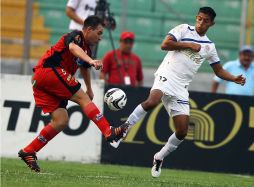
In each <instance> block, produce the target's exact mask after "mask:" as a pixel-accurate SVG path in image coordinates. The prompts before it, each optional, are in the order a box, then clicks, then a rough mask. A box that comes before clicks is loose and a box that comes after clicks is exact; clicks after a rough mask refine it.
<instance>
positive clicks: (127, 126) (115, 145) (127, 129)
mask: <svg viewBox="0 0 254 187" xmlns="http://www.w3.org/2000/svg"><path fill="white" fill-rule="evenodd" d="M122 126H124V127H125V128H124V133H123V137H122V138H121V139H119V140H118V141H113V142H111V143H109V144H110V145H111V146H112V147H114V148H117V147H118V146H119V144H120V143H121V141H123V140H124V138H125V137H126V136H127V133H128V131H129V130H130V128H131V127H130V124H129V123H124V124H123V125H122Z"/></svg>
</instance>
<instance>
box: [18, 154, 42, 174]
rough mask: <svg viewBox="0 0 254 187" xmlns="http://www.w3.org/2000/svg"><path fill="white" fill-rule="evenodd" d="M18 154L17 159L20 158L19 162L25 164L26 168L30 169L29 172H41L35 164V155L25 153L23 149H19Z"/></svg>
mask: <svg viewBox="0 0 254 187" xmlns="http://www.w3.org/2000/svg"><path fill="white" fill-rule="evenodd" d="M18 154H19V155H18V157H20V158H21V160H23V161H24V162H25V163H26V164H27V167H30V168H31V170H35V171H37V172H40V171H41V169H40V167H39V166H38V165H37V163H36V160H37V157H36V155H35V153H34V154H33V153H28V152H26V151H25V149H21V150H20V151H19V152H18Z"/></svg>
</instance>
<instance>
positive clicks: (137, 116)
mask: <svg viewBox="0 0 254 187" xmlns="http://www.w3.org/2000/svg"><path fill="white" fill-rule="evenodd" d="M146 113H147V112H146V111H145V110H144V109H143V107H142V106H141V104H139V105H138V106H137V107H136V108H135V110H134V111H133V112H132V113H131V115H130V116H129V118H128V119H127V121H126V122H129V123H130V128H131V127H132V126H133V125H134V124H136V123H137V122H138V121H139V120H141V119H142V118H143V117H144V116H145V115H146ZM130 128H129V129H130Z"/></svg>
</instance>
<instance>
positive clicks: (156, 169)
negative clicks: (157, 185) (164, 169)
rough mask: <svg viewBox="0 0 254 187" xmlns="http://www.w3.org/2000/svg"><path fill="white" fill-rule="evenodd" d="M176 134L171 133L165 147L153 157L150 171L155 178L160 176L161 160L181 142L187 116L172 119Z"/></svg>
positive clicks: (186, 128) (183, 136)
mask: <svg viewBox="0 0 254 187" xmlns="http://www.w3.org/2000/svg"><path fill="white" fill-rule="evenodd" d="M173 120H174V123H175V127H176V132H175V133H173V134H172V135H171V136H170V137H169V139H168V142H167V143H166V145H165V146H164V147H163V148H162V149H161V150H160V151H159V152H158V153H156V154H155V155H154V160H153V167H152V170H151V173H152V176H153V177H154V178H157V177H159V176H160V174H161V166H162V162H163V159H164V158H165V157H166V156H168V155H169V154H170V153H171V152H173V151H174V150H175V149H176V148H177V147H178V145H179V144H180V143H181V142H182V141H183V139H184V138H185V137H186V135H187V132H188V125H189V116H188V115H177V116H174V117H173Z"/></svg>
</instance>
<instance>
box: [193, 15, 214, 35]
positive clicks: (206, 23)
mask: <svg viewBox="0 0 254 187" xmlns="http://www.w3.org/2000/svg"><path fill="white" fill-rule="evenodd" d="M213 25H214V22H213V21H212V20H211V17H210V16H209V15H208V14H204V13H202V12H199V13H198V15H197V16H196V26H195V30H196V31H197V33H198V34H199V35H200V36H204V35H205V33H206V32H207V30H208V29H209V27H211V26H213Z"/></svg>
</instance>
